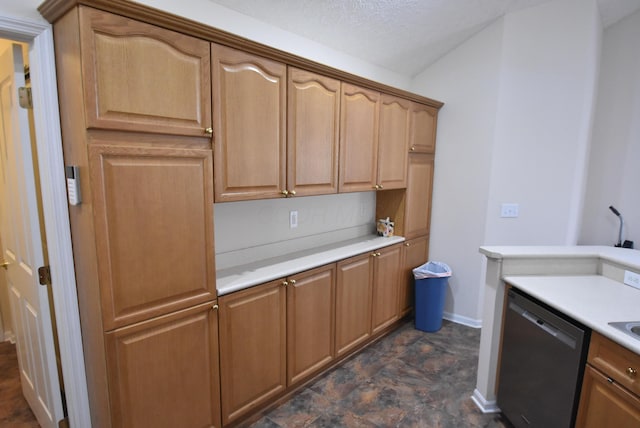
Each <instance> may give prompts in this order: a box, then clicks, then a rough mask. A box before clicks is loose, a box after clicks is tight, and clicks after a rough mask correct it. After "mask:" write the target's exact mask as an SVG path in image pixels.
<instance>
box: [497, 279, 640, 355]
mask: <svg viewBox="0 0 640 428" xmlns="http://www.w3.org/2000/svg"><path fill="white" fill-rule="evenodd" d="M503 280H504V281H505V282H506V283H509V284H511V285H513V286H514V287H516V288H518V289H520V290H522V291H524V292H525V293H527V294H529V295H531V296H533V297H535V298H536V299H538V300H540V301H542V302H544V303H546V304H548V305H549V306H551V307H553V308H554V309H556V310H558V311H560V312H562V313H564V314H566V315H567V316H569V317H571V318H573V319H575V320H576V321H578V322H580V323H582V324H584V325H585V326H587V327H589V328H591V329H592V330H594V331H597V332H598V333H600V334H602V335H603V336H606V337H608V338H609V339H611V340H613V341H614V342H616V343H618V344H620V345H622V346H624V347H625V348H627V349H629V350H631V351H633V352H635V353H636V354H639V355H640V340H638V339H634V338H633V337H631V336H629V335H627V334H625V333H623V332H622V331H620V330H618V329H616V328H614V327H612V326H610V325H609V324H608V323H609V322H620V321H625V322H629V321H640V311H639V310H638V308H640V290H637V289H635V288H633V287H630V286H628V285H625V284H623V283H620V282H617V281H614V280H612V279H609V278H606V277H603V276H601V275H566V276H546V275H523V276H520V275H513V276H505V277H504V278H503Z"/></svg>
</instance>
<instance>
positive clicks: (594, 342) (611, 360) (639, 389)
mask: <svg viewBox="0 0 640 428" xmlns="http://www.w3.org/2000/svg"><path fill="white" fill-rule="evenodd" d="M589 363H590V364H591V365H592V366H594V367H596V368H598V369H600V370H601V371H602V372H603V373H605V374H606V375H607V376H609V377H610V378H612V379H613V380H615V381H616V382H617V383H619V384H620V385H622V386H624V387H625V388H627V389H628V390H630V391H632V392H633V393H634V394H636V395H640V380H639V377H640V374H638V371H640V355H638V354H635V353H633V352H631V351H630V350H628V349H627V348H624V347H622V346H620V345H618V344H617V343H615V342H613V341H611V340H609V339H607V338H606V337H604V336H602V335H600V334H598V333H595V332H594V333H593V335H592V336H591V345H590V346H589Z"/></svg>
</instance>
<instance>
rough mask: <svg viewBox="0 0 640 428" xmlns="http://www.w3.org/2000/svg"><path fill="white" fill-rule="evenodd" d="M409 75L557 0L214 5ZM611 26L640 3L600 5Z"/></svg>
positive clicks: (310, 0)
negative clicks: (506, 19) (515, 15)
mask: <svg viewBox="0 0 640 428" xmlns="http://www.w3.org/2000/svg"><path fill="white" fill-rule="evenodd" d="M210 1H212V2H214V3H217V4H219V5H222V6H225V7H227V8H229V9H232V10H235V11H237V12H240V13H242V14H245V15H248V16H251V17H253V18H255V19H258V20H259V21H262V22H266V23H268V24H271V25H273V26H275V27H279V28H281V29H284V30H287V31H289V32H291V33H294V34H297V35H300V36H303V37H306V38H307V39H311V40H314V41H316V42H319V43H321V44H323V45H325V46H328V47H330V48H333V49H335V50H337V51H341V52H344V53H347V54H349V55H352V56H354V57H356V58H360V59H362V60H365V61H367V62H369V63H372V64H376V65H378V66H380V67H383V68H386V69H388V70H392V71H395V72H397V73H400V74H402V75H405V76H414V75H415V74H417V73H419V72H420V71H422V70H423V69H424V68H426V67H427V66H428V65H429V64H431V63H433V62H434V61H435V60H437V59H438V58H440V57H441V56H442V55H444V54H445V53H447V52H448V51H450V50H451V49H453V48H455V47H456V46H458V45H460V44H461V43H462V42H464V41H465V40H467V39H469V38H470V37H471V36H473V35H474V34H475V33H477V32H478V31H480V30H482V29H483V28H484V27H486V26H487V25H489V24H490V23H491V22H493V21H494V20H495V19H496V18H498V17H500V16H503V15H504V14H505V13H509V12H514V11H517V10H521V9H524V8H527V7H531V6H534V5H538V4H541V3H545V2H548V1H554V0H210ZM597 1H598V6H599V7H600V12H601V15H602V20H603V24H604V25H605V26H608V25H610V24H612V23H614V22H617V21H618V20H620V19H621V18H623V17H624V16H626V15H629V14H631V13H632V12H634V11H636V10H638V9H640V0H597Z"/></svg>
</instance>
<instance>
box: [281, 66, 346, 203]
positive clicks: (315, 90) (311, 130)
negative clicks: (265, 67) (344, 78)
mask: <svg viewBox="0 0 640 428" xmlns="http://www.w3.org/2000/svg"><path fill="white" fill-rule="evenodd" d="M287 97H288V105H287V112H288V120H287V127H288V133H287V190H288V191H289V193H291V192H295V194H296V195H297V196H306V195H321V194H329V193H337V192H338V135H339V131H340V128H339V126H338V124H339V120H340V81H338V80H335V79H330V78H328V77H324V76H320V75H318V74H315V73H310V72H307V71H304V70H299V69H297V68H293V67H289V82H288V94H287Z"/></svg>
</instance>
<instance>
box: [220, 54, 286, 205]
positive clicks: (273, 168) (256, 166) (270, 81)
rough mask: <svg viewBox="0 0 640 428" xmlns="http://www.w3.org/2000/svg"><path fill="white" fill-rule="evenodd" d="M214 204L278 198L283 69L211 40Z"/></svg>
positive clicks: (283, 111) (282, 151) (281, 183)
mask: <svg viewBox="0 0 640 428" xmlns="http://www.w3.org/2000/svg"><path fill="white" fill-rule="evenodd" d="M211 52H212V62H213V116H214V117H213V120H214V133H215V138H214V139H215V145H214V150H215V157H214V160H215V200H216V202H224V201H238V200H244V199H259V198H274V197H280V196H281V194H280V192H281V191H284V190H285V188H286V183H285V180H286V146H285V144H286V128H285V123H286V102H287V100H286V95H285V94H286V74H287V73H286V71H287V67H286V65H284V64H281V63H279V62H275V61H271V60H268V59H266V58H262V57H259V56H255V55H251V54H248V53H246V52H242V51H239V50H235V49H231V48H227V47H224V46H220V45H216V44H213V45H212V48H211Z"/></svg>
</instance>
